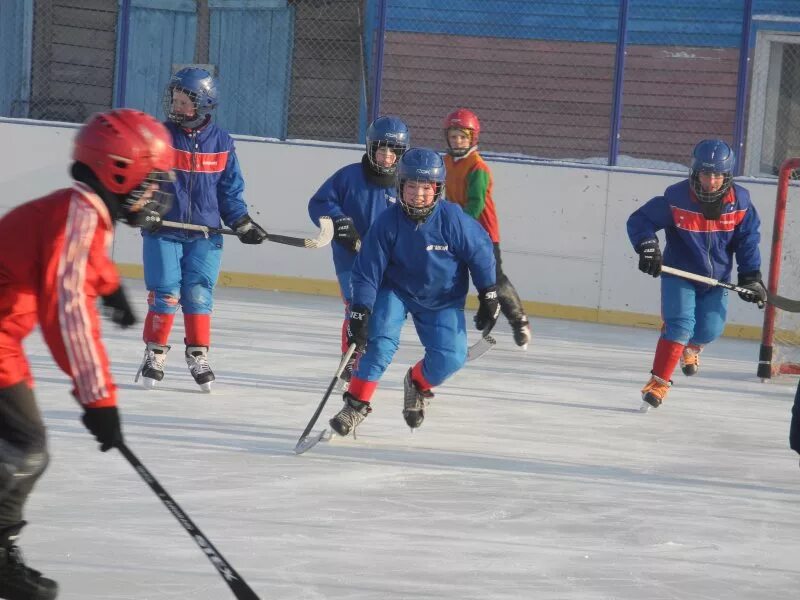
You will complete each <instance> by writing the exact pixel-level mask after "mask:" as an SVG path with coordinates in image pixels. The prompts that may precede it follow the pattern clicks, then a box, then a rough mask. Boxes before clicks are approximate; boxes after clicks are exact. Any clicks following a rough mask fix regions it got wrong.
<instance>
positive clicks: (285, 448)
mask: <svg viewBox="0 0 800 600" xmlns="http://www.w3.org/2000/svg"><path fill="white" fill-rule="evenodd" d="M128 286H129V290H130V292H131V295H132V297H134V298H136V299H143V298H144V294H145V292H144V289H143V286H142V283H141V282H139V281H130V282H128ZM732 301H733V300H732ZM142 304H143V302H140V303H139V305H140V313H141V312H142V309H143V307H142V306H141V305H142ZM341 314H342V306H341V303H340V302H339V300H337V299H335V298H323V297H312V296H301V295H291V294H282V293H274V292H263V291H254V290H233V289H219V290H218V292H217V304H216V310H215V314H214V328H213V340H212V343H213V348H212V351H211V360H212V365H213V367H214V370H215V372H216V375H217V382H216V384H215V388H214V391H213V393H212V394H210V395H206V394H202V393H200V392H199V390H198V389H197V388H196V386H195V384H194V382H193V381H192V380H191V378H190V376H189V373H188V371H187V368H186V365H185V362H184V359H183V342H182V338H183V329H182V325H181V324H180V322H181V319H180V316H179V317H178V319H176V328H175V330H174V331H173V335H172V340H171V341H172V342H173V349H172V352H171V353H170V355H169V359H168V361H167V366H168V369H167V371H168V372H167V378H166V379H165V380H164V382H163V385H162V386H161V389H159V390H157V391H145V390H143V389H141V388H140V387H139V386H138V385H135V384H134V383H133V378H134V374H135V372H136V369H137V367H138V364H139V361H140V360H141V355H142V351H143V344H142V342H141V331H140V329H139V328H138V327H137V328H135V329H133V330H128V331H121V330H118V329H116V328H114V327H112V326H111V325H110V324H106V325H104V334H105V340H106V342H107V345H108V347H109V349H110V354H111V357H112V360H113V371H114V374H115V377H116V379H117V382H118V384H119V386H120V405H121V407H122V413H123V418H124V431H125V434H126V441H127V443H128V445H129V446H130V448H131V449H132V450H133V451H134V452H135V453H136V454H137V455H138V456H139V458H140V459H141V460H142V462H143V463H144V464H145V466H146V467H147V468H148V469H150V471H151V472H152V473H153V474H154V475H155V476H156V477H157V478H158V480H159V481H160V483H161V484H162V485H163V486H164V487H165V488H166V489H167V491H168V492H169V493H171V494H172V496H173V497H174V498H175V500H177V502H178V503H179V504H180V505H181V507H182V508H183V509H184V510H185V511H186V512H187V514H188V515H189V516H190V517H191V518H192V519H193V520H194V521H195V523H196V524H197V525H198V527H199V528H200V529H201V530H202V531H203V533H205V535H206V536H207V537H208V538H209V539H210V540H211V542H212V543H213V544H215V545H216V547H217V549H218V550H219V551H220V552H221V553H222V555H223V556H224V557H225V559H226V560H227V561H228V562H229V563H230V564H231V565H232V566H233V567H234V568H235V569H236V570H237V571H238V572H239V574H240V575H242V576H243V577H244V579H245V580H246V581H247V583H248V584H249V585H250V586H251V587H252V588H253V589H254V590H255V591H256V592H257V594H258V595H259V596H260V597H261V598H262V599H264V600H266V599H270V600H321V599H338V600H367V599H369V600H377V599H387V600H427V599H448V600H449V599H453V600H456V599H457V600H464V599H475V600H486V599H503V600H511V599H514V600H517V599H528V598H537V599H559V600H568V599H581V600H589V599H591V600H594V599H612V598H613V599H621V600H622V599H637V600H638V599H643V598H647V599H649V600H678V599H680V600H691V599H697V600H701V599H702V600H712V599H721V598H725V599H726V600H730V599H739V598H741V599H747V600H755V599H770V600H775V599H778V598H796V597H797V594H798V588H800V561H798V540H800V514H799V513H800V501H799V500H800V497H799V496H798V491H800V485H799V483H800V470H799V469H798V462H797V456H796V455H794V453H792V452H791V451H790V450H789V449H788V444H787V433H788V425H789V418H790V413H789V411H790V407H791V403H792V398H793V395H794V383H793V382H790V383H768V384H763V383H760V382H759V381H757V380H756V378H755V376H754V373H755V366H756V364H755V361H756V356H757V344H756V343H755V342H746V341H739V340H730V339H722V340H719V341H718V342H716V343H715V344H713V345H712V346H710V347H709V348H708V350H707V351H706V352H705V353H704V354H703V357H702V358H703V360H702V367H701V371H700V374H699V375H698V376H696V377H694V378H691V379H689V378H686V377H684V376H683V375H682V374H681V373H680V372H678V373H677V374H676V381H675V387H674V388H673V390H672V392H671V394H670V396H669V398H668V399H667V402H666V403H665V405H664V406H662V407H661V408H659V409H658V410H653V411H650V412H649V413H648V414H641V413H639V411H638V408H639V404H640V400H639V389H640V388H641V386H642V385H643V384H644V383H645V381H646V379H647V377H648V371H649V369H650V364H651V360H652V352H653V349H654V346H655V341H656V336H657V332H655V331H652V330H646V329H633V328H625V327H612V326H602V325H595V324H586V323H574V322H566V321H555V320H545V319H534V322H533V323H534V324H533V335H534V337H533V343H532V344H531V346H530V348H529V350H528V351H527V352H521V351H519V350H517V349H516V348H515V347H514V346H513V342H512V339H511V336H510V332H509V330H508V327H507V325H505V324H501V325H500V326H498V329H497V338H498V345H497V346H496V347H495V349H494V350H492V351H491V352H489V353H488V354H486V355H485V356H484V357H482V358H481V359H479V360H477V361H475V362H474V363H470V364H468V365H467V366H466V367H465V368H464V369H463V370H462V371H461V372H459V373H458V374H457V375H456V376H454V377H453V378H452V379H451V380H449V381H448V382H446V383H445V385H443V386H441V387H440V388H439V389H438V390H437V391H436V398H435V399H434V400H433V401H432V405H431V407H430V409H429V411H428V415H427V418H426V421H425V423H424V425H423V426H422V428H420V429H419V430H418V431H417V432H416V433H415V434H413V435H412V434H410V433H409V430H408V429H407V428H406V427H405V424H404V422H403V420H402V416H401V412H400V411H401V403H402V378H403V374H404V372H405V370H406V369H407V368H408V366H409V365H411V364H412V363H413V362H415V361H416V360H417V359H418V358H419V357H420V355H421V347H420V345H419V343H418V341H417V339H416V336H415V334H414V331H413V327H412V326H411V325H410V324H408V325H407V326H406V329H405V330H404V333H403V338H402V345H401V347H400V350H399V351H398V353H397V356H396V357H395V361H394V364H393V365H392V366H391V367H390V368H389V370H388V371H387V373H386V375H385V376H384V379H383V381H382V384H381V387H380V388H379V391H378V392H377V394H376V396H375V398H374V412H373V413H372V415H371V416H370V417H369V418H368V419H367V420H366V421H365V422H364V424H363V425H362V426H361V428H360V429H359V438H358V440H355V441H353V440H351V439H348V440H338V441H335V442H331V443H327V444H325V443H321V444H319V445H318V446H317V447H315V448H314V449H313V450H311V451H310V452H308V453H307V454H304V455H302V456H296V455H295V454H294V452H293V448H294V446H295V443H296V442H297V439H298V437H299V435H300V433H301V432H302V430H303V428H304V427H305V426H306V424H307V423H308V420H309V418H310V417H311V415H312V414H313V412H314V410H315V408H316V407H317V405H318V403H319V401H320V400H321V398H322V394H323V392H324V390H325V389H326V387H327V385H328V383H329V382H330V380H331V378H332V377H333V373H334V371H335V369H336V367H337V365H338V360H339V352H338V349H339V329H340V325H341V321H340V318H341ZM470 336H471V340H472V341H475V340H476V339H477V332H471V333H470ZM27 349H28V352H29V356H30V359H31V362H32V365H33V367H34V372H35V376H36V380H37V388H36V392H37V395H38V399H39V402H40V405H41V406H42V409H43V412H44V417H45V420H46V423H47V425H48V430H49V436H50V446H51V451H52V463H51V465H50V468H49V470H48V471H47V473H46V474H45V475H44V477H43V478H42V480H41V481H40V482H39V484H38V486H37V488H36V489H35V490H34V493H33V495H32V497H31V500H30V502H29V504H28V506H27V512H26V517H27V518H28V520H29V521H30V525H29V526H28V527H27V529H26V530H25V532H24V534H23V536H22V538H21V540H20V542H21V546H22V548H23V550H24V551H25V553H26V557H27V560H28V562H29V564H30V565H31V566H33V567H35V568H38V569H40V570H42V571H44V572H45V573H46V574H47V575H48V576H51V577H53V578H54V579H56V580H57V581H58V582H59V583H60V585H61V590H62V591H61V595H60V596H59V598H61V599H66V600H79V599H80V600H95V599H96V600H123V599H131V600H133V599H136V600H170V599H178V598H180V599H182V600H183V599H187V598H191V599H195V600H224V599H226V598H233V596H232V595H231V593H230V591H229V589H228V587H227V586H226V585H225V582H224V581H223V579H222V578H221V577H220V576H219V574H218V573H217V571H216V570H215V569H214V568H213V567H212V565H211V563H210V562H209V561H208V560H207V559H206V557H205V556H204V555H203V553H202V552H201V551H200V549H199V548H198V547H197V545H196V544H195V542H194V541H193V540H192V539H190V537H189V536H188V535H187V534H186V532H185V531H184V530H183V529H182V528H181V526H180V525H179V524H178V522H177V521H176V519H175V518H174V517H173V516H172V514H170V513H169V512H168V511H167V509H166V508H165V507H164V505H163V504H162V503H161V502H160V501H159V500H158V498H157V497H156V496H155V495H154V494H153V493H152V491H151V490H150V488H149V487H147V486H146V485H145V483H144V482H143V481H142V480H141V479H140V477H139V476H138V475H137V474H136V472H135V471H134V470H133V469H132V468H131V467H130V465H129V464H128V463H127V462H126V461H125V460H124V458H123V457H122V456H121V455H120V454H119V453H118V452H116V451H112V452H109V453H107V454H101V453H100V452H98V451H97V450H96V445H95V443H94V440H93V439H91V438H90V436H89V434H88V433H87V432H86V431H85V429H84V428H83V426H82V424H81V422H80V420H79V416H80V410H79V408H78V407H77V405H76V404H75V403H74V401H73V400H72V397H71V396H70V394H69V385H68V383H67V381H66V378H65V377H64V376H63V374H61V372H60V371H58V369H57V368H56V367H55V365H54V363H53V362H52V360H51V359H50V357H49V354H48V352H47V351H46V349H45V347H44V344H43V343H42V341H41V338H40V336H39V334H38V333H35V334H34V335H32V336H31V337H30V338H29V341H28V342H27ZM340 405H341V397H340V396H336V395H335V396H333V397H331V399H330V401H329V402H328V404H327V406H326V407H325V410H324V411H323V414H322V417H321V419H320V421H319V423H318V425H317V428H316V429H317V430H319V429H320V428H321V427H322V426H323V425H324V424H325V423H326V421H327V419H328V418H330V416H332V414H333V413H334V412H336V411H337V410H338V409H339V408H340Z"/></svg>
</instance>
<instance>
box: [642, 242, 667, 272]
mask: <svg viewBox="0 0 800 600" xmlns="http://www.w3.org/2000/svg"><path fill="white" fill-rule="evenodd" d="M636 252H637V253H638V254H639V270H640V271H641V272H642V273H646V274H648V275H652V276H653V277H658V276H659V275H661V263H662V258H661V248H659V247H658V240H647V241H644V242H642V243H640V244H639V245H638V246H636Z"/></svg>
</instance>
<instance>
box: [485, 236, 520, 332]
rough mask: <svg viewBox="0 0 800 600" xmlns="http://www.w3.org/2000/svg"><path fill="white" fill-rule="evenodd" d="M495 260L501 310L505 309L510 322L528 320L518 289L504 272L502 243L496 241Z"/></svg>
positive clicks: (504, 311)
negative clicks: (501, 252)
mask: <svg viewBox="0 0 800 600" xmlns="http://www.w3.org/2000/svg"><path fill="white" fill-rule="evenodd" d="M493 246H494V261H495V264H496V265H497V269H496V279H497V299H498V300H499V302H500V310H501V311H503V314H504V315H505V317H506V319H508V322H509V323H512V324H513V323H519V322H520V321H526V320H527V317H526V316H525V309H524V308H522V300H521V299H520V297H519V294H517V290H516V289H514V286H513V285H512V284H511V281H510V280H509V279H508V277H507V276H506V274H505V273H503V259H502V258H501V257H500V244H498V243H495V244H493Z"/></svg>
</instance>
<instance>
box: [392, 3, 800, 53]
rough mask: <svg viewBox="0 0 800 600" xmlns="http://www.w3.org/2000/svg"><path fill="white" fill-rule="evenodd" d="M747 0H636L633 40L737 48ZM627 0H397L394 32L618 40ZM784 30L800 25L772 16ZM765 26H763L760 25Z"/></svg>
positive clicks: (776, 9) (798, 6)
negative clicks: (621, 8)
mask: <svg viewBox="0 0 800 600" xmlns="http://www.w3.org/2000/svg"><path fill="white" fill-rule="evenodd" d="M743 8H744V0H713V1H708V0H666V1H665V0H630V5H629V13H628V14H629V17H630V21H629V25H628V42H629V43H631V44H647V45H658V46H662V45H663V46H672V45H674V46H709V47H717V48H720V47H721V48H726V47H730V48H735V47H738V46H739V44H740V43H741V24H742V19H743ZM618 11H619V0H537V1H535V2H534V1H519V0H448V1H447V2H441V1H440V0H389V16H388V26H387V28H388V29H389V30H390V31H408V32H417V33H431V34H449V35H470V36H486V37H498V38H517V39H537V40H559V41H573V42H606V43H615V42H616V40H617V17H618ZM753 13H754V15H759V14H773V15H781V16H784V17H796V18H800V0H754V2H753ZM771 23H772V24H774V25H775V26H774V27H770V29H778V30H781V31H786V30H797V29H798V27H800V24H792V23H787V22H785V21H784V22H771ZM759 26H761V27H763V25H759Z"/></svg>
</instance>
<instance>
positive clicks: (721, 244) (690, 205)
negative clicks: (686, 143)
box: [628, 180, 761, 346]
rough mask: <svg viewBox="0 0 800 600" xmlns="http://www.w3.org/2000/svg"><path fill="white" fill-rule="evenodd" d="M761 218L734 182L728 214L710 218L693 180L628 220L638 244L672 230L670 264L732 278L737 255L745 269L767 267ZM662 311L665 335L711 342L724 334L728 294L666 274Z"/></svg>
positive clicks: (668, 237)
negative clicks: (692, 185) (762, 251)
mask: <svg viewBox="0 0 800 600" xmlns="http://www.w3.org/2000/svg"><path fill="white" fill-rule="evenodd" d="M760 224H761V223H760V220H759V218H758V213H757V212H756V209H755V206H753V204H752V203H751V201H750V194H749V193H748V191H747V190H746V189H745V188H743V187H741V186H740V185H736V184H734V185H732V186H731V190H729V191H728V193H727V195H726V196H725V197H724V199H723V208H722V215H721V217H720V218H719V219H717V220H712V219H706V218H705V217H704V216H703V214H702V211H701V209H700V205H699V202H698V201H697V199H696V198H695V196H694V192H693V191H691V188H690V182H689V180H685V181H682V182H680V183H676V184H675V185H671V186H670V187H668V188H667V189H666V190H665V192H664V195H663V196H657V197H655V198H653V199H652V200H650V201H648V202H647V203H645V204H644V205H643V206H642V207H641V208H639V209H638V210H636V211H635V212H634V213H633V214H632V215H631V216H630V217H629V218H628V237H629V238H630V241H631V243H632V244H633V245H634V247H636V246H637V245H638V244H640V243H642V242H644V241H647V240H654V239H657V238H656V232H657V231H659V230H661V229H663V230H664V231H665V234H666V247H665V249H664V264H665V265H667V266H670V267H674V268H676V269H681V270H684V271H689V272H692V273H697V274H699V275H704V276H706V277H711V278H713V279H718V280H720V281H725V282H727V281H730V277H731V271H732V269H733V256H734V255H736V262H737V265H738V272H739V273H752V272H755V271H759V270H760V268H761V255H760V252H759V249H758V244H759V241H760V239H761V235H760V233H759V228H760ZM661 278H662V284H661V310H662V316H663V318H664V324H665V331H664V338H666V339H667V340H670V341H674V342H678V343H681V344H684V345H685V344H688V343H690V342H691V343H692V344H696V345H701V346H702V345H704V344H707V343H709V342H711V341H713V340H714V339H716V338H717V337H719V336H720V335H721V334H722V329H723V327H724V325H725V319H726V318H727V306H728V292H727V290H725V289H723V288H720V287H710V286H708V285H705V284H702V283H695V282H692V281H688V280H685V279H681V278H679V277H674V276H672V275H666V274H664V275H662V277H661Z"/></svg>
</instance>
